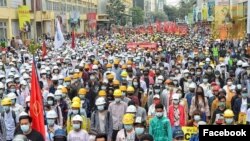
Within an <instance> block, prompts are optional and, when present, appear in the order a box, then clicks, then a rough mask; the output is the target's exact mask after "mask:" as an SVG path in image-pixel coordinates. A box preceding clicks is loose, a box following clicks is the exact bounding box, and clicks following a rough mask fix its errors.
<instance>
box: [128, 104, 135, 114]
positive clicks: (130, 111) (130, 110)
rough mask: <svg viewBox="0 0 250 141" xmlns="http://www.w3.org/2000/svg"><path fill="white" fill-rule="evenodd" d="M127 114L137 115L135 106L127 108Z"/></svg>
mask: <svg viewBox="0 0 250 141" xmlns="http://www.w3.org/2000/svg"><path fill="white" fill-rule="evenodd" d="M126 113H136V107H135V106H134V105H129V106H128V107H127V110H126Z"/></svg>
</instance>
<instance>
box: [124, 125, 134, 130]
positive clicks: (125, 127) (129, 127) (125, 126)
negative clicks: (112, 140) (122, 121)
mask: <svg viewBox="0 0 250 141" xmlns="http://www.w3.org/2000/svg"><path fill="white" fill-rule="evenodd" d="M132 128H133V125H124V129H125V130H126V131H130V130H132Z"/></svg>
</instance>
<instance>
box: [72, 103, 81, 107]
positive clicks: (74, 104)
mask: <svg viewBox="0 0 250 141" xmlns="http://www.w3.org/2000/svg"><path fill="white" fill-rule="evenodd" d="M80 107H81V104H80V102H73V103H72V104H71V108H80Z"/></svg>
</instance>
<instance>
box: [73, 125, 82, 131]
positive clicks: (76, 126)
mask: <svg viewBox="0 0 250 141" xmlns="http://www.w3.org/2000/svg"><path fill="white" fill-rule="evenodd" d="M80 127H81V125H80V124H73V128H74V129H75V130H78V129H80Z"/></svg>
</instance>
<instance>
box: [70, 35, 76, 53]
mask: <svg viewBox="0 0 250 141" xmlns="http://www.w3.org/2000/svg"><path fill="white" fill-rule="evenodd" d="M75 46H76V45H75V31H72V42H71V48H72V49H74V48H75Z"/></svg>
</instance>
